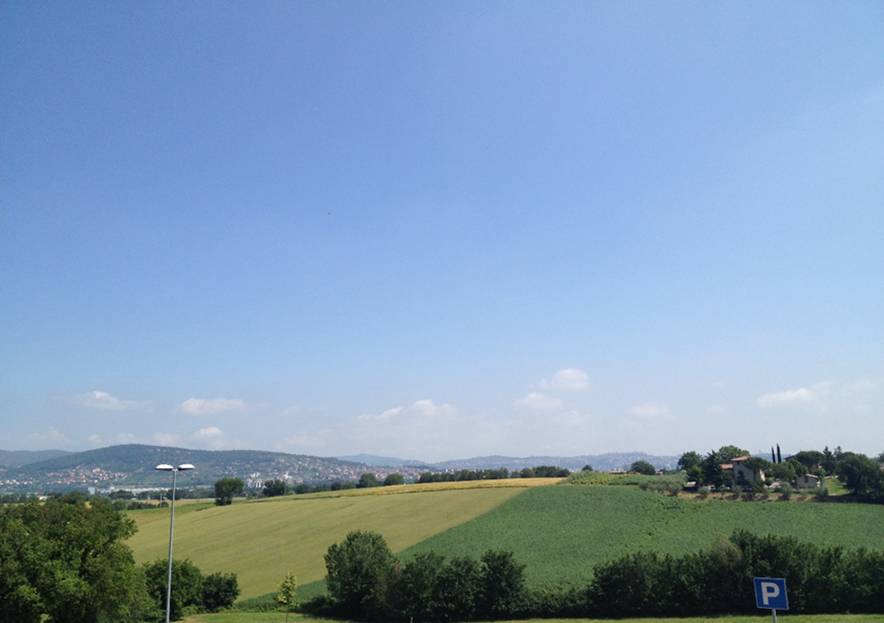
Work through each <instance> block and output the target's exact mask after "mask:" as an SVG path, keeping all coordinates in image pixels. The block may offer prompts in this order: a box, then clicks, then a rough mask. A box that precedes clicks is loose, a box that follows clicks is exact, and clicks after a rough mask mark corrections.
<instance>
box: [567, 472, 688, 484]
mask: <svg viewBox="0 0 884 623" xmlns="http://www.w3.org/2000/svg"><path fill="white" fill-rule="evenodd" d="M567 482H568V484H572V485H612V486H617V485H638V486H653V485H667V484H676V485H678V486H681V485H683V484H684V482H685V475H684V473H683V472H679V473H676V474H665V475H662V476H646V475H644V474H611V473H608V472H574V473H573V474H571V475H570V476H568V479H567Z"/></svg>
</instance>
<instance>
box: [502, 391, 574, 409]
mask: <svg viewBox="0 0 884 623" xmlns="http://www.w3.org/2000/svg"><path fill="white" fill-rule="evenodd" d="M562 405H563V403H562V401H561V400H560V399H559V398H556V397H555V396H550V395H548V394H544V393H541V392H531V393H530V394H528V395H527V396H525V397H524V398H519V399H518V400H515V401H513V407H515V408H516V409H526V410H529V411H558V410H559V409H561V408H562Z"/></svg>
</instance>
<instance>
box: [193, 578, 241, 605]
mask: <svg viewBox="0 0 884 623" xmlns="http://www.w3.org/2000/svg"><path fill="white" fill-rule="evenodd" d="M237 597H239V583H238V582H237V579H236V574H234V573H212V574H210V575H207V576H206V577H205V578H204V579H203V594H202V606H203V608H205V609H206V610H208V611H209V612H217V611H218V610H221V609H222V608H230V607H231V606H232V605H233V602H235V601H236V598H237Z"/></svg>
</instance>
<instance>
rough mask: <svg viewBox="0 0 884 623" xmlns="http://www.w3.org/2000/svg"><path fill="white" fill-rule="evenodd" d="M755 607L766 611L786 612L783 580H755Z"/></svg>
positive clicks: (784, 583)
mask: <svg viewBox="0 0 884 623" xmlns="http://www.w3.org/2000/svg"><path fill="white" fill-rule="evenodd" d="M755 606H756V607H758V608H764V609H767V610H788V609H789V596H788V595H787V594H786V579H785V578H755Z"/></svg>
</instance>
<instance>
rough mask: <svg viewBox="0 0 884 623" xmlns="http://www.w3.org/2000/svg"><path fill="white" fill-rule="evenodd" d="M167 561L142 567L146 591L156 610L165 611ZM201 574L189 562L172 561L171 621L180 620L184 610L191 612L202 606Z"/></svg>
mask: <svg viewBox="0 0 884 623" xmlns="http://www.w3.org/2000/svg"><path fill="white" fill-rule="evenodd" d="M167 572H168V561H166V560H155V561H153V562H150V563H146V564H145V565H144V577H145V580H146V582H147V591H148V593H149V594H150V596H151V597H152V598H153V603H154V606H155V607H156V609H157V610H160V611H162V612H165V611H166V581H167V579H168V578H167ZM202 600H203V574H202V572H201V571H200V570H199V567H197V566H196V565H195V564H193V563H192V562H190V560H187V559H185V560H173V561H172V599H171V604H172V606H171V609H170V610H171V614H172V618H173V619H180V618H181V617H182V616H183V615H184V614H185V609H187V611H188V612H192V611H193V609H194V608H199V607H201V606H202Z"/></svg>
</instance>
